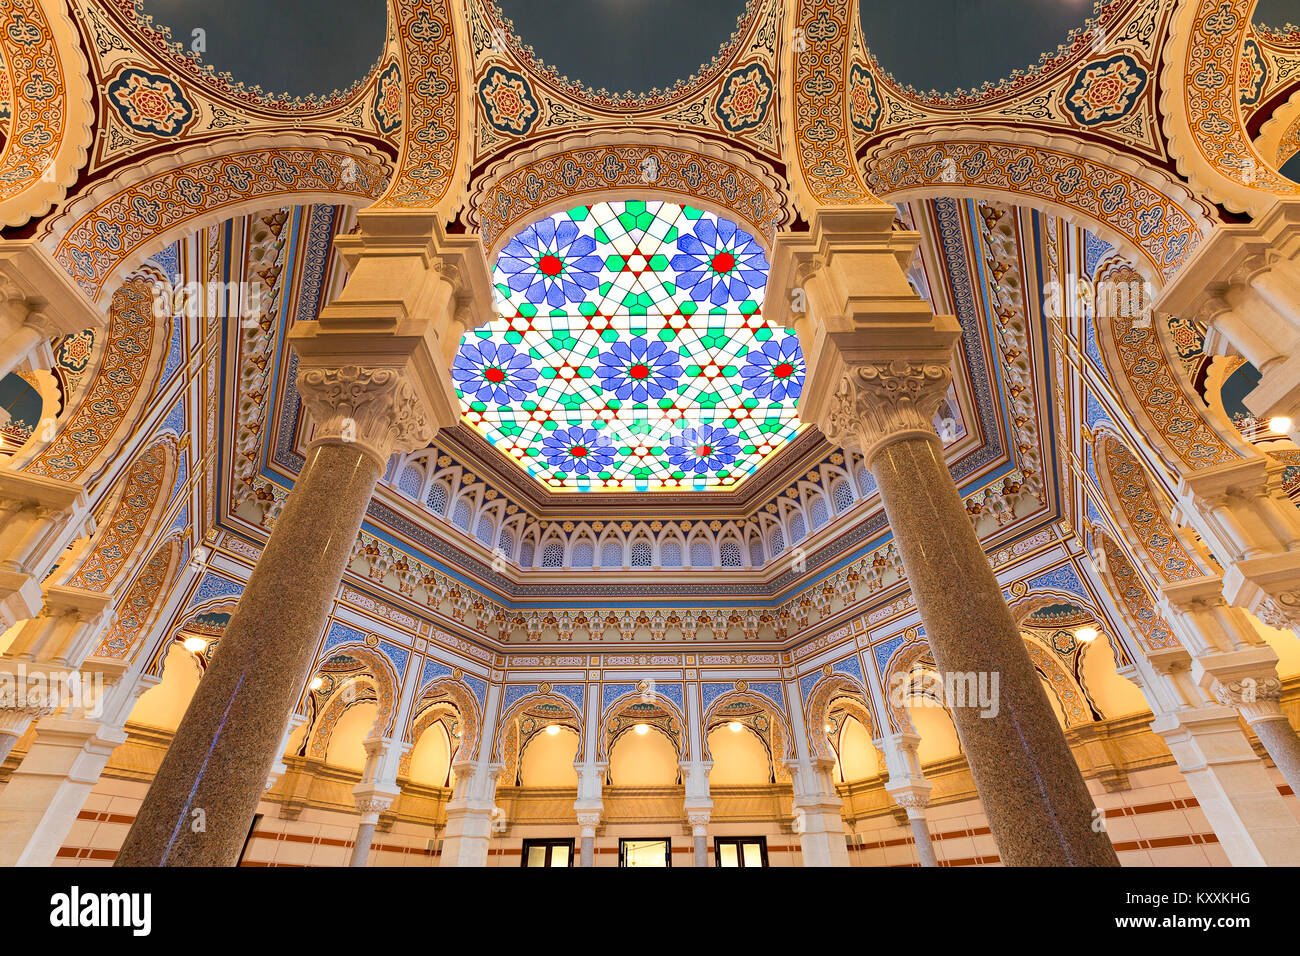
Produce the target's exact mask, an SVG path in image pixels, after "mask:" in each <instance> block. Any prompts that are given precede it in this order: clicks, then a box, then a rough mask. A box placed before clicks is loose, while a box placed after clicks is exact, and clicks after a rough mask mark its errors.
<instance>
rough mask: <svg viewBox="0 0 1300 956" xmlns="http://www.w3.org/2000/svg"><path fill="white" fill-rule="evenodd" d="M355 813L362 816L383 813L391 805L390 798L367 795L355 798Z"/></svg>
mask: <svg viewBox="0 0 1300 956" xmlns="http://www.w3.org/2000/svg"><path fill="white" fill-rule="evenodd" d="M355 802H356V807H357V812H358V813H359V814H361V815H362V816H366V815H367V814H371V813H383V812H384V811H385V810H387V809H388V808H389V807H391V806H392V805H393V798H392V797H386V796H385V797H380V796H374V795H368V796H365V797H356V798H355Z"/></svg>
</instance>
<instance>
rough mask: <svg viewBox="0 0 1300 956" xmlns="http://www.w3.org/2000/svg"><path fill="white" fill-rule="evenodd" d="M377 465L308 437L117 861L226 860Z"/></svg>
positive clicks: (302, 671) (300, 679)
mask: <svg viewBox="0 0 1300 956" xmlns="http://www.w3.org/2000/svg"><path fill="white" fill-rule="evenodd" d="M381 473H382V468H381V465H380V463H379V460H378V458H377V457H376V455H375V453H374V452H372V451H367V450H365V449H364V448H363V446H361V445H360V444H357V443H345V442H340V441H331V442H326V443H322V444H318V445H316V446H314V447H313V448H312V449H311V450H310V451H309V452H308V455H307V463H306V465H305V467H304V468H303V471H302V474H301V475H300V476H299V479H298V482H297V484H295V486H294V488H293V491H292V493H291V494H290V495H289V500H288V502H287V504H286V505H285V508H284V511H283V512H282V513H281V515H280V518H279V520H278V521H277V522H276V525H275V529H274V530H273V532H272V533H271V538H270V541H268V542H267V545H266V550H265V551H263V552H262V557H261V559H260V560H259V561H258V562H257V567H256V568H255V569H254V570H253V575H252V577H251V578H250V579H249V582H248V587H247V589H246V590H245V591H244V594H243V597H242V598H240V601H239V606H238V608H237V609H236V611H235V614H234V616H233V617H232V618H231V620H230V624H229V626H228V627H227V628H226V632H225V635H224V636H223V637H222V639H221V643H220V645H219V646H218V647H217V650H216V652H215V654H214V655H213V659H212V665H211V666H210V667H209V668H208V671H207V673H206V674H205V675H204V677H203V680H202V681H200V682H199V686H198V689H197V691H196V692H195V694H194V699H193V701H192V702H191V703H190V706H189V709H188V710H186V712H185V717H184V719H182V721H181V724H180V727H179V728H177V730H176V736H175V738H174V739H173V740H172V744H171V746H170V747H169V748H168V750H167V756H166V757H165V758H164V759H163V762H162V765H161V766H160V767H159V768H158V773H157V774H156V775H155V777H154V781H153V785H152V786H151V787H150V788H149V792H148V794H147V795H146V796H145V800H144V803H143V805H142V806H141V807H140V811H139V813H138V814H137V815H136V818H135V823H134V824H133V825H132V827H131V830H130V832H129V833H128V834H127V836H126V842H125V843H124V844H123V845H122V849H121V851H120V852H119V853H118V855H117V863H116V865H118V866H233V865H234V864H235V863H236V861H237V860H238V858H239V853H240V849H241V848H242V847H243V844H244V841H245V839H246V838H247V836H248V830H249V827H250V826H251V825H252V821H253V815H254V813H255V812H256V810H257V804H258V801H259V800H260V799H261V797H262V793H263V789H264V788H265V786H266V780H267V776H268V774H269V773H270V771H271V765H272V764H273V763H274V761H275V758H276V756H277V755H276V752H275V751H276V747H277V746H278V744H279V742H280V739H281V737H282V735H283V733H284V723H285V720H286V719H287V718H288V716H289V714H290V713H291V712H292V711H293V709H294V706H295V705H296V703H297V700H298V695H299V694H300V693H301V691H302V688H303V685H304V684H305V683H306V680H307V677H308V671H309V670H310V669H311V665H312V660H313V657H314V655H315V651H316V647H317V644H318V643H319V641H320V636H321V632H322V631H323V629H324V627H325V622H326V620H327V618H328V616H329V612H330V608H331V605H332V604H333V601H334V598H335V595H336V594H337V592H338V587H339V582H340V581H341V580H342V578H343V572H344V570H345V568H346V567H347V563H348V560H349V557H350V555H351V551H352V544H353V542H354V541H355V540H356V537H357V532H358V531H359V530H360V529H361V522H362V519H363V518H364V516H365V511H366V506H367V505H368V503H369V502H370V497H371V495H372V494H373V492H374V489H375V483H376V482H377V481H378V480H379V476H380V474H381Z"/></svg>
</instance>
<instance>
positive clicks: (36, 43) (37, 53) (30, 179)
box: [0, 0, 95, 226]
mask: <svg viewBox="0 0 1300 956" xmlns="http://www.w3.org/2000/svg"><path fill="white" fill-rule="evenodd" d="M0 51H2V52H3V54H4V63H5V66H6V71H5V76H6V78H7V79H8V89H3V88H0V98H3V99H4V100H5V101H6V102H7V103H8V104H9V107H10V113H11V119H10V122H9V128H8V129H7V130H6V132H7V135H6V136H5V140H4V146H3V149H2V150H0V225H5V226H21V225H23V224H24V223H26V222H27V221H28V220H30V219H32V218H33V217H36V216H41V215H44V214H45V213H46V211H48V210H49V208H50V207H51V206H52V205H54V203H56V202H59V201H60V200H62V199H63V197H64V195H65V194H66V192H67V190H68V189H69V188H70V187H71V186H72V185H73V184H74V183H75V182H76V181H77V176H78V174H79V173H80V171H81V169H82V168H83V167H84V166H85V164H86V157H87V152H86V151H87V149H88V148H89V146H90V143H91V140H92V138H93V133H92V125H93V123H94V119H95V113H94V109H93V108H92V106H91V97H92V95H93V88H92V86H91V82H90V67H89V64H88V63H87V62H86V58H85V55H84V53H83V52H82V50H81V41H80V37H79V36H78V34H77V29H76V27H75V25H74V24H73V21H72V17H71V16H70V15H69V12H68V5H67V4H65V3H46V2H45V0H10V2H8V3H6V4H5V7H4V10H3V12H0Z"/></svg>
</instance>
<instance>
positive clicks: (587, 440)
mask: <svg viewBox="0 0 1300 956" xmlns="http://www.w3.org/2000/svg"><path fill="white" fill-rule="evenodd" d="M767 270H768V263H767V257H766V255H765V253H764V251H763V248H762V247H761V246H760V245H759V244H758V242H757V241H756V240H755V239H754V238H753V236H751V235H750V234H749V233H747V232H745V231H744V230H742V229H740V228H739V227H738V226H737V225H736V224H735V223H734V222H732V221H730V220H728V219H722V218H719V217H718V216H715V215H713V214H712V213H709V212H705V211H703V210H700V209H694V208H692V207H690V206H683V205H679V204H676V203H671V202H634V201H618V202H601V203H596V204H594V205H591V206H578V207H576V208H574V209H570V210H569V211H567V212H564V213H560V214H558V215H555V216H551V217H549V218H546V219H542V220H540V221H539V222H536V223H534V224H532V225H530V226H528V227H526V228H524V229H522V230H521V231H519V232H518V233H517V234H516V235H515V236H514V237H513V238H512V239H511V240H510V241H509V242H508V243H506V245H505V246H504V247H503V248H502V251H501V254H500V255H499V257H498V258H497V262H496V265H495V267H494V270H493V281H494V284H495V287H496V311H497V314H498V315H497V318H496V319H495V320H494V321H492V322H491V323H489V324H488V325H486V326H484V327H482V328H480V329H477V330H475V331H472V332H467V333H466V334H465V336H464V338H463V339H462V341H461V346H460V350H459V352H458V353H457V355H456V358H455V360H454V362H453V366H452V377H453V380H454V382H455V386H456V391H457V395H458V396H459V398H460V403H461V411H462V413H463V416H464V419H465V420H466V421H467V422H468V423H469V424H470V425H472V426H473V427H474V428H476V429H478V431H479V432H480V433H481V434H483V435H484V436H485V437H486V438H487V440H488V441H489V442H491V443H492V444H493V445H495V446H496V447H497V448H498V449H499V450H500V451H501V452H503V453H504V454H505V455H506V457H508V458H510V459H511V460H512V461H514V462H516V463H517V464H518V465H519V466H520V467H521V468H523V469H524V470H525V471H526V472H527V473H528V474H530V475H532V476H534V477H535V478H536V479H537V480H538V481H539V482H541V483H542V484H543V485H544V486H545V487H547V488H550V489H553V490H559V491H643V492H644V491H657V490H665V489H673V490H678V491H680V490H698V491H717V490H721V489H726V488H732V487H734V486H735V485H736V484H737V483H739V482H740V481H741V480H742V479H743V478H744V477H745V476H746V475H749V474H751V473H753V472H754V470H755V469H757V468H758V467H759V466H760V465H762V463H763V462H764V461H767V460H768V459H770V458H771V457H772V456H773V455H774V454H775V453H776V452H777V451H778V450H779V449H780V448H781V447H782V446H783V445H785V444H787V443H788V442H789V441H790V439H792V438H793V437H794V436H795V435H796V434H797V433H798V432H799V430H800V427H801V424H800V422H799V419H798V400H799V393H800V391H801V390H802V387H803V377H804V361H803V353H802V351H801V350H800V347H799V340H798V338H797V337H796V336H795V334H794V332H792V331H789V330H786V329H781V328H774V327H772V326H771V325H770V324H769V323H768V322H767V320H766V319H765V318H764V317H763V314H762V304H763V292H764V289H765V287H766V284H767Z"/></svg>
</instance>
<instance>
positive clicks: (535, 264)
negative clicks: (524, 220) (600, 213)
mask: <svg viewBox="0 0 1300 956" xmlns="http://www.w3.org/2000/svg"><path fill="white" fill-rule="evenodd" d="M595 248H596V240H595V239H593V238H592V237H591V236H584V235H580V234H579V232H578V226H577V225H576V224H575V223H573V222H571V221H559V220H557V219H543V220H542V221H541V222H539V223H536V224H535V225H532V226H529V227H528V228H527V229H524V230H523V231H522V232H520V233H519V234H518V235H517V236H515V237H514V238H513V239H511V240H510V241H509V242H508V243H506V247H505V248H504V249H502V250H501V255H500V256H499V257H498V258H497V271H498V272H499V273H501V274H502V275H504V276H506V277H507V279H506V284H507V285H508V286H509V287H510V288H511V290H513V291H515V292H523V293H524V295H525V296H526V298H527V299H528V301H529V302H531V303H533V304H534V305H539V304H541V303H542V302H545V303H546V304H547V305H549V306H552V307H555V308H558V307H559V306H562V305H564V304H565V303H566V302H582V301H583V300H584V299H586V297H587V293H589V292H591V291H592V290H593V289H595V288H596V286H597V285H598V284H599V280H598V278H597V271H598V270H599V269H600V266H601V260H600V257H599V256H593V255H592V254H591V253H592V251H593V250H594V249H595Z"/></svg>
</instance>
